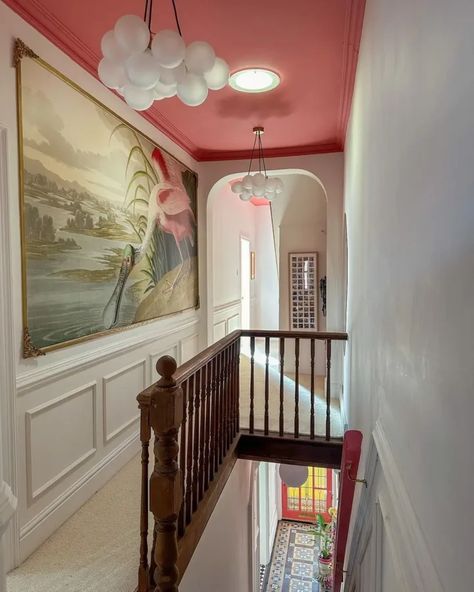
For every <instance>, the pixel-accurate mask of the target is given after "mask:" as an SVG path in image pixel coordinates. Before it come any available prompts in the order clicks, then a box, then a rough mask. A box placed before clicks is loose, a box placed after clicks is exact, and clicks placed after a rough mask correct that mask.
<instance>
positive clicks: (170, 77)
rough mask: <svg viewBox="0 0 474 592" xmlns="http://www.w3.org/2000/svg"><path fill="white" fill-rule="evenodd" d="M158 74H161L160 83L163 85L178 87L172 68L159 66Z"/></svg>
mask: <svg viewBox="0 0 474 592" xmlns="http://www.w3.org/2000/svg"><path fill="white" fill-rule="evenodd" d="M155 61H156V60H155ZM158 72H159V73H160V82H161V83H162V84H165V85H166V86H176V84H177V81H176V77H175V75H174V72H173V69H172V68H163V66H160V65H159V64H158Z"/></svg>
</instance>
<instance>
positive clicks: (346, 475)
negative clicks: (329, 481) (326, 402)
mask: <svg viewBox="0 0 474 592" xmlns="http://www.w3.org/2000/svg"><path fill="white" fill-rule="evenodd" d="M361 446H362V433H361V432H359V431H357V430H348V431H347V432H346V433H345V434H344V443H343V447H342V460H341V480H340V486H339V504H338V509H337V527H336V540H335V543H334V555H333V556H334V561H333V592H339V591H340V589H341V583H342V579H343V575H344V572H343V569H344V556H345V553H346V545H347V536H348V534H349V524H350V521H351V512H352V502H353V500H354V490H355V486H356V481H355V479H357V470H358V468H359V460H360V451H361Z"/></svg>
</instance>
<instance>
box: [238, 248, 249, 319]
mask: <svg viewBox="0 0 474 592" xmlns="http://www.w3.org/2000/svg"><path fill="white" fill-rule="evenodd" d="M240 307H241V308H240V319H241V327H242V329H250V241H249V240H248V239H247V238H245V237H243V236H241V237H240Z"/></svg>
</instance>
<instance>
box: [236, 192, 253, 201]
mask: <svg viewBox="0 0 474 592" xmlns="http://www.w3.org/2000/svg"><path fill="white" fill-rule="evenodd" d="M239 197H240V199H241V200H242V201H249V200H250V199H252V194H251V193H250V191H242V193H241V194H240V195H239Z"/></svg>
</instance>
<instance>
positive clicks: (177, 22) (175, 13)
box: [171, 0, 183, 37]
mask: <svg viewBox="0 0 474 592" xmlns="http://www.w3.org/2000/svg"><path fill="white" fill-rule="evenodd" d="M171 2H172V3H173V10H174V18H175V19H176V27H177V28H178V33H179V35H180V37H182V36H183V34H182V33H181V27H180V26H179V18H178V11H177V10H176V2H175V0H171Z"/></svg>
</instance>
